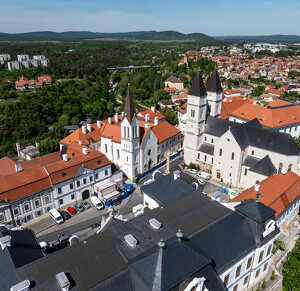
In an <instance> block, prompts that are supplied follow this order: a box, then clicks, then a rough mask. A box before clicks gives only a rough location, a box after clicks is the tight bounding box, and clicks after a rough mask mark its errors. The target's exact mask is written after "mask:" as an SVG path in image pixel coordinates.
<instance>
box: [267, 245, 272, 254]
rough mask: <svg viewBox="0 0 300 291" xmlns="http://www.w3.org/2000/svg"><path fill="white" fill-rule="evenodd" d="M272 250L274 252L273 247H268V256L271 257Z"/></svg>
mask: <svg viewBox="0 0 300 291" xmlns="http://www.w3.org/2000/svg"><path fill="white" fill-rule="evenodd" d="M271 250H272V245H269V247H268V251H267V256H269V255H270V253H271Z"/></svg>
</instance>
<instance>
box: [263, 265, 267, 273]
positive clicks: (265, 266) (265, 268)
mask: <svg viewBox="0 0 300 291" xmlns="http://www.w3.org/2000/svg"><path fill="white" fill-rule="evenodd" d="M267 268H268V263H265V265H264V270H263V272H265V271H266V270H267Z"/></svg>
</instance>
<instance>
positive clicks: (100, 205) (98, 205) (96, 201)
mask: <svg viewBox="0 0 300 291" xmlns="http://www.w3.org/2000/svg"><path fill="white" fill-rule="evenodd" d="M91 202H92V204H93V205H94V206H95V207H96V208H97V209H98V210H102V209H104V205H103V203H102V202H101V200H100V199H99V198H98V197H97V196H92V197H91Z"/></svg>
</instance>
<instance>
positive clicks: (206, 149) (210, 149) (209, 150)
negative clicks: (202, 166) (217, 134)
mask: <svg viewBox="0 0 300 291" xmlns="http://www.w3.org/2000/svg"><path fill="white" fill-rule="evenodd" d="M214 150H215V146H214V145H213V144H209V143H206V142H204V143H202V144H201V145H200V148H199V151H200V152H203V153H206V154H209V155H213V154H214Z"/></svg>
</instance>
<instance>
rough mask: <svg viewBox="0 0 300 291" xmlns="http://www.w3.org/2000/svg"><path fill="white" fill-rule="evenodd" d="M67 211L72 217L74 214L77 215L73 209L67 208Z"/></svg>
mask: <svg viewBox="0 0 300 291" xmlns="http://www.w3.org/2000/svg"><path fill="white" fill-rule="evenodd" d="M67 211H68V212H69V213H70V214H72V215H74V214H76V213H77V211H76V210H75V209H74V208H73V207H68V208H67Z"/></svg>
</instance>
